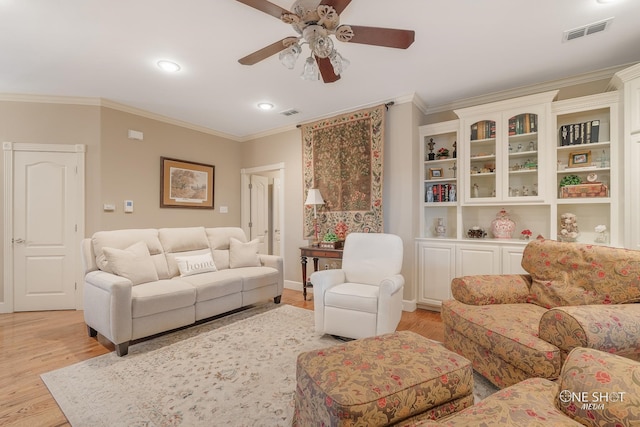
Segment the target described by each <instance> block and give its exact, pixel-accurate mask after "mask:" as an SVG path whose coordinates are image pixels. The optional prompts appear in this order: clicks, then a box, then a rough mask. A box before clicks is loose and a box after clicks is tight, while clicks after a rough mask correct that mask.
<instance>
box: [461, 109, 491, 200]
mask: <svg viewBox="0 0 640 427" xmlns="http://www.w3.org/2000/svg"><path fill="white" fill-rule="evenodd" d="M496 131H497V130H496V121H495V120H480V121H477V122H475V123H473V124H471V126H470V129H469V145H468V147H469V150H468V161H469V164H468V167H469V170H468V172H467V173H468V174H469V181H468V183H469V187H468V188H467V194H468V196H469V197H468V198H469V199H493V198H495V197H496V188H497V182H496V176H497V175H496V148H497V145H496Z"/></svg>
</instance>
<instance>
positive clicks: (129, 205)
mask: <svg viewBox="0 0 640 427" xmlns="http://www.w3.org/2000/svg"><path fill="white" fill-rule="evenodd" d="M124 211H125V212H127V213H131V212H133V200H125V201H124Z"/></svg>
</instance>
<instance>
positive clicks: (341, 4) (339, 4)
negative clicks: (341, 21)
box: [320, 0, 351, 15]
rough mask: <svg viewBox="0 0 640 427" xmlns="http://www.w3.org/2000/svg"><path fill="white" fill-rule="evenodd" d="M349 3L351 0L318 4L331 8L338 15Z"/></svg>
mask: <svg viewBox="0 0 640 427" xmlns="http://www.w3.org/2000/svg"><path fill="white" fill-rule="evenodd" d="M349 3H351V0H322V1H321V2H320V4H324V5H326V6H331V7H333V8H334V9H335V10H336V12H338V15H340V14H341V13H342V11H343V10H345V9H346V8H347V6H349Z"/></svg>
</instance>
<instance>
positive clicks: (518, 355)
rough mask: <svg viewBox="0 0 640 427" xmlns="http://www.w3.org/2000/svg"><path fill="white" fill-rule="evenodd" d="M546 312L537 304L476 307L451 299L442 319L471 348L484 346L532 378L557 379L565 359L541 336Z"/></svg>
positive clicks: (443, 309)
mask: <svg viewBox="0 0 640 427" xmlns="http://www.w3.org/2000/svg"><path fill="white" fill-rule="evenodd" d="M546 311H547V310H546V309H545V308H543V307H540V306H537V305H535V304H496V305H480V306H474V305H467V304H462V303H461V302H458V301H455V300H448V301H444V302H443V304H442V319H443V322H444V323H445V324H446V325H448V326H449V327H451V328H452V329H454V330H455V331H456V333H458V334H461V335H462V336H464V337H465V338H466V342H467V343H468V344H467V345H469V346H477V345H480V346H481V347H483V348H484V349H486V350H487V351H489V352H491V353H492V354H493V355H494V357H499V358H500V359H502V360H504V361H508V363H510V364H512V365H514V366H516V367H517V368H519V369H521V370H522V371H524V372H527V373H529V374H530V376H532V377H535V376H539V377H543V378H552V379H553V378H557V377H558V375H559V374H560V368H561V365H562V360H561V354H560V350H559V349H558V348H557V347H555V346H554V345H552V344H549V343H548V342H546V341H544V340H542V339H540V338H539V337H538V325H539V323H540V319H541V317H542V316H543V314H544V313H545V312H546ZM445 345H447V342H446V341H445Z"/></svg>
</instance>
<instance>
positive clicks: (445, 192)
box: [424, 184, 457, 203]
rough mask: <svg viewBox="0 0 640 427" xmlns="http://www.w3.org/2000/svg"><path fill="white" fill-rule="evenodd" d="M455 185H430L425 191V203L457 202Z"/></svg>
mask: <svg viewBox="0 0 640 427" xmlns="http://www.w3.org/2000/svg"><path fill="white" fill-rule="evenodd" d="M456 199H457V196H456V185H455V184H429V185H427V186H426V189H425V196H424V201H425V202H427V203H442V202H455V201H456Z"/></svg>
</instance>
